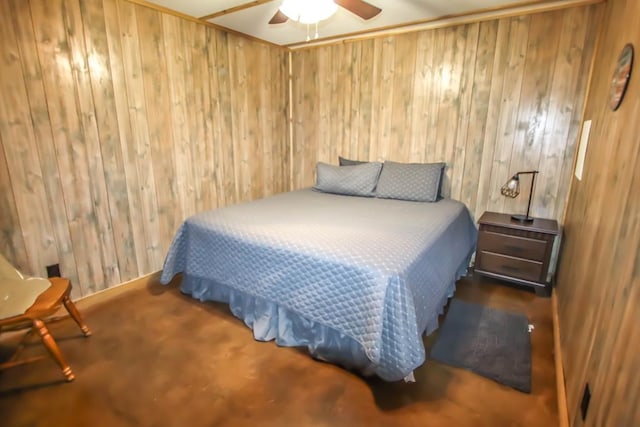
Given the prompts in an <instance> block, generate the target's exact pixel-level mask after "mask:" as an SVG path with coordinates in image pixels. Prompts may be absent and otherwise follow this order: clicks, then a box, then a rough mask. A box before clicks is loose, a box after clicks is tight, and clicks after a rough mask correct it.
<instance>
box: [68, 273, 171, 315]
mask: <svg viewBox="0 0 640 427" xmlns="http://www.w3.org/2000/svg"><path fill="white" fill-rule="evenodd" d="M161 273H162V270H160V271H154V272H153V273H149V274H145V275H144V276H140V277H137V278H135V279H132V280H129V281H128V282H124V283H120V284H118V285H115V286H111V287H110V288H107V289H102V290H100V291H98V292H94V293H92V294H90V295H86V296H83V297H80V298H78V299H75V300H74V302H75V304H76V305H77V306H78V307H79V308H82V309H87V308H89V307H92V306H94V305H96V304H98V303H100V302H102V301H105V300H107V299H111V298H113V297H116V296H118V295H120V294H123V293H125V292H128V291H130V290H133V289H140V288H144V287H146V286H147V285H149V283H153V282H156V283H157V282H159V281H160V275H161Z"/></svg>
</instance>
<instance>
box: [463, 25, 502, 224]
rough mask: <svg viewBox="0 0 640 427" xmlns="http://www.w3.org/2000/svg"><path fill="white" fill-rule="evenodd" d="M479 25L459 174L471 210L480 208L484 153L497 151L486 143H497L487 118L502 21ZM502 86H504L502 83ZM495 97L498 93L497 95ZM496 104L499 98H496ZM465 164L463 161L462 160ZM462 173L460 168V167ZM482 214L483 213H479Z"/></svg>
mask: <svg viewBox="0 0 640 427" xmlns="http://www.w3.org/2000/svg"><path fill="white" fill-rule="evenodd" d="M478 26H479V29H478V43H477V49H476V57H475V64H474V77H473V87H472V90H471V92H472V96H471V105H470V107H469V123H468V126H467V147H466V149H465V158H464V166H463V168H464V172H463V173H462V177H460V178H459V180H460V182H461V188H460V189H459V191H460V200H461V201H462V202H463V203H465V204H466V205H467V206H468V207H469V209H470V211H471V212H476V205H477V200H478V196H479V194H480V184H482V182H483V180H481V179H480V176H481V168H482V165H483V164H484V163H483V156H485V155H486V156H489V155H493V149H491V150H489V149H487V150H485V149H484V145H485V143H487V145H489V146H491V147H493V144H491V143H489V142H487V140H486V138H485V135H486V132H487V127H488V125H487V118H488V112H489V106H490V105H491V104H490V95H491V89H492V85H491V82H492V75H493V64H494V50H493V49H494V46H496V37H497V34H498V21H489V22H483V23H480V24H479V25H478ZM500 88H502V87H501V86H500ZM494 98H495V97H494ZM494 104H495V102H494ZM459 166H462V164H459ZM458 173H459V171H458ZM478 218H479V217H478Z"/></svg>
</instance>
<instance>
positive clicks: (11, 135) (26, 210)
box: [0, 2, 58, 271]
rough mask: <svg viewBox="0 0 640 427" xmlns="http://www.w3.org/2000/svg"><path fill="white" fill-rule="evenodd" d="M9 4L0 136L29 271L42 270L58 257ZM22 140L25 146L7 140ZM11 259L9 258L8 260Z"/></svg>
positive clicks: (0, 66)
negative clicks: (28, 230) (27, 228)
mask: <svg viewBox="0 0 640 427" xmlns="http://www.w3.org/2000/svg"><path fill="white" fill-rule="evenodd" d="M9 6H10V5H9V4H8V3H6V2H3V4H2V6H0V7H2V9H0V13H1V14H2V16H3V20H4V22H2V25H1V27H2V28H1V29H0V43H1V44H0V46H1V49H0V52H2V58H1V61H0V74H1V75H2V77H3V78H2V79H0V87H1V90H2V93H3V96H2V98H0V137H1V138H2V140H3V141H4V142H5V143H4V144H3V145H4V156H5V158H6V165H7V167H8V170H9V174H10V176H11V180H10V186H11V187H12V192H13V198H14V200H15V202H16V210H17V212H18V215H19V216H20V218H21V221H22V222H23V223H24V224H25V225H28V226H29V228H30V230H31V231H30V232H26V233H25V232H24V231H23V239H24V243H25V245H26V250H27V259H28V265H29V268H30V269H31V270H34V271H44V270H45V266H46V265H49V264H52V263H53V261H54V260H56V259H57V256H58V254H57V248H56V246H55V240H54V238H53V235H52V225H51V218H50V216H49V211H48V209H47V200H46V196H45V189H44V183H43V182H42V173H41V169H40V159H39V157H38V153H37V147H36V144H35V137H34V130H33V126H32V121H31V115H30V110H29V100H28V96H27V91H26V88H25V81H24V77H23V72H22V67H21V64H20V61H19V58H20V54H19V49H18V43H17V40H16V34H15V31H14V28H13V23H12V20H11V13H10V7H9ZM10 141H25V144H24V145H18V144H13V143H8V142H10ZM10 261H11V260H10Z"/></svg>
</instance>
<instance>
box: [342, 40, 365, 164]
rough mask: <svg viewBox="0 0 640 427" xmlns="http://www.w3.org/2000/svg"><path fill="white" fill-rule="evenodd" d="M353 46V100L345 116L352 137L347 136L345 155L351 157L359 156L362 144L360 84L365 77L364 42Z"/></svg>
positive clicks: (351, 87) (351, 85)
mask: <svg viewBox="0 0 640 427" xmlns="http://www.w3.org/2000/svg"><path fill="white" fill-rule="evenodd" d="M350 46H351V58H350V61H351V73H352V78H351V81H350V83H351V84H350V86H349V88H348V91H349V94H350V95H351V102H350V104H349V110H348V111H345V116H346V117H347V121H348V123H349V131H350V137H349V138H345V141H344V145H345V152H344V155H346V156H347V158H349V159H357V158H358V156H359V155H358V146H359V144H360V138H361V136H360V105H361V101H360V96H361V92H360V86H361V80H362V78H363V75H362V70H361V64H362V62H361V60H362V44H350Z"/></svg>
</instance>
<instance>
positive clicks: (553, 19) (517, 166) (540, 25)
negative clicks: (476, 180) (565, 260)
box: [503, 13, 563, 215]
mask: <svg viewBox="0 0 640 427" xmlns="http://www.w3.org/2000/svg"><path fill="white" fill-rule="evenodd" d="M562 17H563V16H562V13H557V14H552V15H550V16H545V15H541V14H535V15H531V20H530V25H529V33H528V37H527V48H526V52H527V53H526V60H525V68H524V74H523V80H522V86H521V95H520V103H519V105H518V113H517V114H518V116H517V122H516V128H515V131H514V136H513V144H512V152H511V162H510V168H511V170H510V171H507V174H506V175H505V177H503V180H504V181H506V180H507V179H508V176H509V175H510V174H512V173H515V172H517V171H523V170H540V169H541V168H540V164H541V163H545V162H546V160H547V159H541V152H542V145H543V144H544V140H543V137H544V128H545V125H546V122H547V117H548V114H547V113H548V111H549V109H550V106H549V97H550V89H551V78H552V76H553V71H554V68H555V64H556V61H557V58H556V56H557V54H558V39H556V38H551V37H549V34H559V35H560V34H562ZM549 64H552V65H551V66H549ZM547 141H548V143H549V144H553V141H552V140H547ZM553 145H555V144H553ZM560 148H562V147H560ZM550 172H551V173H550V174H549V176H547V175H546V174H544V175H543V174H541V173H540V174H538V175H537V176H536V182H537V183H538V184H539V185H540V186H541V187H542V188H544V185H545V182H547V181H548V180H557V176H556V173H557V172H558V171H557V170H554V171H550ZM532 178H533V177H532V176H531V175H529V176H526V177H525V176H523V177H521V179H522V182H521V184H522V195H521V196H520V197H517V198H515V199H510V198H506V197H505V198H504V202H505V208H506V209H508V210H509V211H513V212H519V213H522V212H526V211H527V204H528V197H527V196H528V191H529V190H528V188H530V187H529V186H528V182H530V181H529V180H530V179H532ZM504 181H503V182H504ZM534 192H535V189H534ZM545 202H546V201H545V200H544V198H542V199H540V200H537V203H536V205H535V206H534V209H532V215H539V213H538V212H537V208H538V207H539V206H541V205H543V204H544V203H545Z"/></svg>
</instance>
